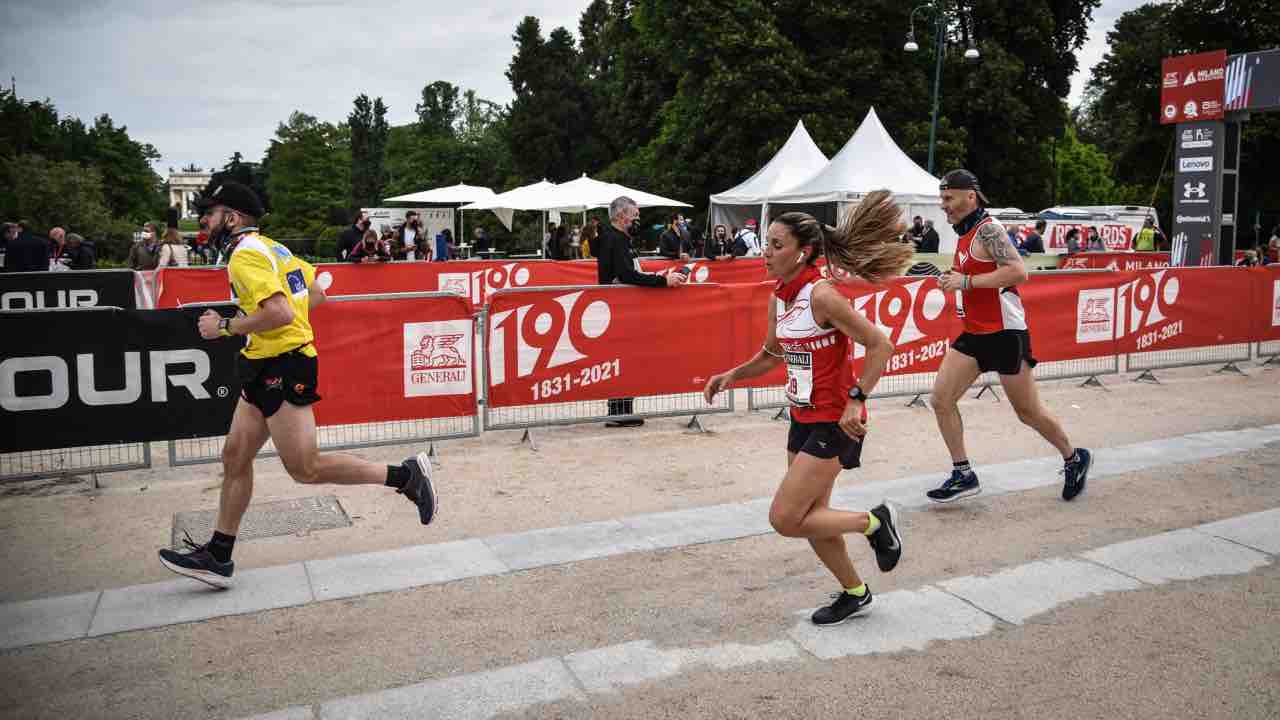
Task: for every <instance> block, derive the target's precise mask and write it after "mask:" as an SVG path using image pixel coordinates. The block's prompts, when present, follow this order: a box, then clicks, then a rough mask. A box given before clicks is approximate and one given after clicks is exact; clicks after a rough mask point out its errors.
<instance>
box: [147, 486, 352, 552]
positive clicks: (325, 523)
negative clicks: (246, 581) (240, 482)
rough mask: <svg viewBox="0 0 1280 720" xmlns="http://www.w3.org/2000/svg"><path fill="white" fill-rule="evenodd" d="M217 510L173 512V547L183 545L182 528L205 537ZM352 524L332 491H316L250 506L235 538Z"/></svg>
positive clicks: (193, 536) (195, 536) (201, 538)
mask: <svg viewBox="0 0 1280 720" xmlns="http://www.w3.org/2000/svg"><path fill="white" fill-rule="evenodd" d="M217 519H218V511H217V510H205V511H201V512H180V513H174V515H173V536H172V537H171V538H170V545H171V546H172V547H173V549H174V550H178V549H180V548H179V546H180V545H182V539H183V534H182V533H183V531H184V530H185V531H186V532H188V533H190V534H191V539H192V540H195V541H196V542H202V541H205V540H208V539H209V537H210V536H211V535H213V525H214V523H215V522H217ZM343 527H351V518H349V517H347V511H346V510H343V509H342V504H341V503H339V502H338V498H336V497H334V496H333V495H316V496H313V497H304V498H296V499H293V500H275V501H273V502H265V503H256V504H253V505H250V506H249V510H248V511H247V512H246V513H245V514H244V519H243V520H241V521H240V532H239V533H238V534H237V535H236V540H237V541H243V540H253V539H256V538H264V537H278V536H281V535H294V534H298V533H308V532H311V531H312V530H332V529H333V528H343Z"/></svg>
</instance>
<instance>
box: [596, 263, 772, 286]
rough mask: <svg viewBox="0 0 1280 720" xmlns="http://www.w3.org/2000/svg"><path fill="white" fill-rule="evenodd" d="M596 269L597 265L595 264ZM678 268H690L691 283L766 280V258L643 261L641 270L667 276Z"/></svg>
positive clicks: (723, 283)
mask: <svg viewBox="0 0 1280 720" xmlns="http://www.w3.org/2000/svg"><path fill="white" fill-rule="evenodd" d="M592 267H593V268H594V267H595V265H594V264H593V265H592ZM678 267H687V268H689V282H690V283H718V284H720V285H738V284H742V283H758V282H761V281H763V280H766V279H767V277H766V275H765V270H764V258H759V257H750V258H749V257H740V258H734V259H732V260H690V261H689V262H679V261H676V260H641V261H640V269H641V270H643V271H645V272H651V273H657V274H659V275H666V274H667V273H668V272H671V271H672V270H674V269H675V268H678Z"/></svg>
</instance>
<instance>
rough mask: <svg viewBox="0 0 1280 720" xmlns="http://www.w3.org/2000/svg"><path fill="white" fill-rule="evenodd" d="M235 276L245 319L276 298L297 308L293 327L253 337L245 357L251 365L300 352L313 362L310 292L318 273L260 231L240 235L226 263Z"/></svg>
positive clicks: (235, 295) (234, 290) (234, 294)
mask: <svg viewBox="0 0 1280 720" xmlns="http://www.w3.org/2000/svg"><path fill="white" fill-rule="evenodd" d="M227 274H229V275H230V276H231V297H232V298H233V299H234V300H235V301H236V304H237V305H239V306H240V310H241V311H242V312H244V314H246V315H252V314H254V313H256V312H258V306H259V305H261V304H262V303H263V301H265V300H267V299H268V298H270V297H271V296H272V295H275V294H276V293H281V294H283V295H284V296H285V298H286V299H287V300H288V301H289V303H290V304H291V305H293V322H291V323H289V324H288V325H285V326H284V327H279V328H276V329H275V330H269V331H267V332H261V333H250V334H249V343H248V344H247V345H245V348H244V350H241V352H243V353H244V356H245V357H247V358H249V359H250V360H261V359H263V358H271V357H276V356H277V355H283V354H285V353H287V352H289V351H290V350H299V351H300V352H302V354H304V355H307V356H308V357H315V356H316V350H315V347H313V346H312V345H311V342H312V340H314V339H315V334H314V333H313V332H312V331H311V322H310V321H309V319H308V310H309V309H310V301H309V299H308V291H307V288H309V287H311V283H312V282H313V281H314V280H315V277H316V269H315V268H314V267H312V266H311V264H310V263H307V262H305V261H303V260H299V259H298V258H297V257H294V254H293V253H292V252H289V248H287V247H285V246H284V245H281V244H280V243H278V242H276V241H275V240H272V239H271V238H269V237H266V236H264V235H259V234H258V233H257V232H248V233H245V234H244V235H241V236H240V241H239V242H238V243H236V247H235V250H234V251H232V253H231V260H230V262H228V263H227Z"/></svg>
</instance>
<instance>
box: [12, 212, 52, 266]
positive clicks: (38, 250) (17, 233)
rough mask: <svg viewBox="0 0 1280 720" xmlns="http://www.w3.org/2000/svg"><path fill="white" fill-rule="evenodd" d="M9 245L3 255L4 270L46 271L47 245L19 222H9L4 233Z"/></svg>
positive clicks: (47, 261)
mask: <svg viewBox="0 0 1280 720" xmlns="http://www.w3.org/2000/svg"><path fill="white" fill-rule="evenodd" d="M5 234H6V235H7V236H8V238H9V246H8V248H7V250H6V252H5V256H4V271H5V272H47V271H48V270H49V245H48V243H46V242H45V241H44V239H42V238H39V237H36V236H35V235H32V234H31V233H30V232H27V230H26V228H24V227H23V226H22V225H21V224H20V223H10V224H9V226H8V228H7V230H6V233H5Z"/></svg>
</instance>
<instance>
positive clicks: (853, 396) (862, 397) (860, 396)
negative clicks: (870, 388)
mask: <svg viewBox="0 0 1280 720" xmlns="http://www.w3.org/2000/svg"><path fill="white" fill-rule="evenodd" d="M849 399H850V400H857V401H858V402H866V401H867V394H866V393H865V392H863V391H862V388H860V387H858V386H857V385H854V386H853V388H852V389H851V390H849Z"/></svg>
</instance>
